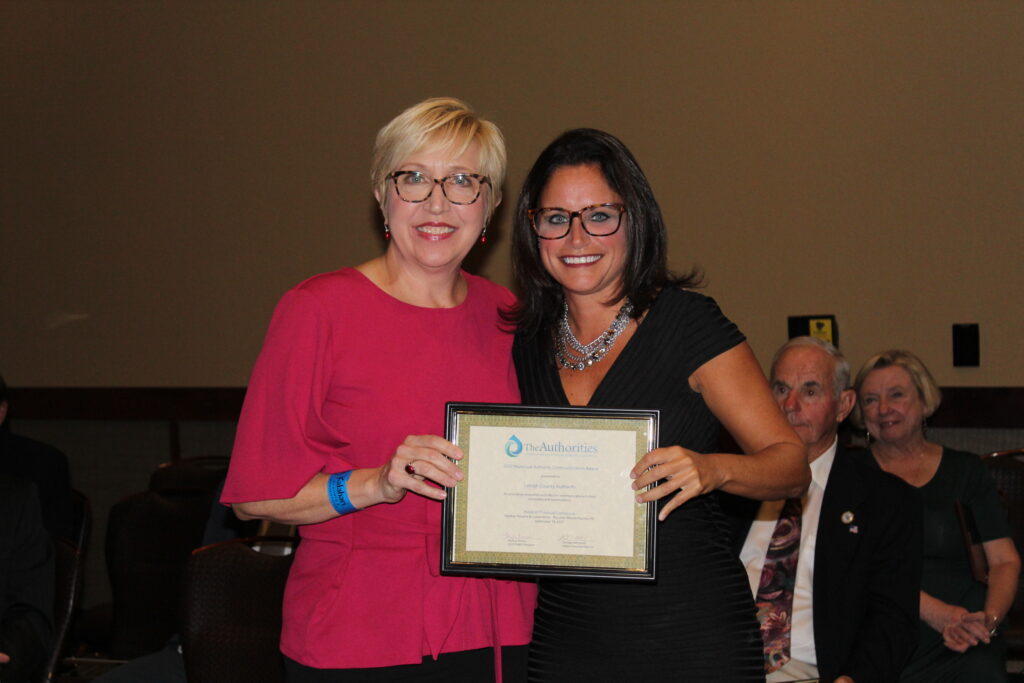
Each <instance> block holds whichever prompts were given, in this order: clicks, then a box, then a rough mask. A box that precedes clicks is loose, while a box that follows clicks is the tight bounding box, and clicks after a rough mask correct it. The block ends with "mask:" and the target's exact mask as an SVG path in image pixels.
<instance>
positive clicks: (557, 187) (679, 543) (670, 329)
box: [512, 129, 809, 682]
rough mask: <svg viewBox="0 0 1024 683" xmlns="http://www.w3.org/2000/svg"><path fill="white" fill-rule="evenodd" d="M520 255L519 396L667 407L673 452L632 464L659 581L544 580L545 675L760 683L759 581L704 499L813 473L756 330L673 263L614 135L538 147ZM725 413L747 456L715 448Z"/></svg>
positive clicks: (786, 486)
mask: <svg viewBox="0 0 1024 683" xmlns="http://www.w3.org/2000/svg"><path fill="white" fill-rule="evenodd" d="M512 251H513V268H514V272H515V275H516V280H517V283H518V285H519V290H520V293H521V296H522V299H521V303H520V305H519V308H518V309H517V310H516V323H517V335H516V341H515V345H514V357H515V362H516V369H517V371H518V373H519V383H520V390H521V392H522V397H523V402H524V403H529V404H538V405H566V404H571V405H580V406H583V405H587V406H595V407H597V406H600V407H615V408H648V409H650V408H657V409H660V411H661V422H660V443H659V446H660V447H659V448H657V449H655V450H653V451H651V452H650V453H648V454H647V455H645V456H644V457H643V458H642V459H641V460H640V461H639V462H638V463H637V465H636V467H635V468H634V470H633V476H634V482H633V488H634V489H635V490H636V491H637V501H638V502H647V501H650V500H657V501H658V505H659V514H658V519H659V520H660V523H661V526H660V528H659V530H658V557H657V577H658V578H657V582H655V583H652V584H644V585H638V584H633V583H621V582H614V581H555V580H545V581H543V582H542V583H541V593H540V600H539V604H538V608H537V613H536V622H535V627H534V633H533V643H532V645H531V649H530V677H531V680H533V681H568V680H585V681H616V682H618V681H627V680H635V681H638V680H671V681H676V682H678V681H701V682H707V681H730V682H732V681H763V680H764V669H763V656H762V646H761V639H760V634H759V631H758V626H757V620H756V618H755V616H754V614H755V613H754V603H753V598H752V596H751V594H750V587H749V584H748V582H747V577H746V574H745V573H744V571H743V568H742V567H741V566H740V564H739V561H738V560H737V558H736V557H735V555H734V553H733V552H732V550H731V549H730V545H729V532H728V529H727V525H726V523H725V521H724V518H723V515H722V513H721V511H720V510H719V507H718V503H717V500H716V497H715V496H713V495H707V494H709V493H711V492H713V491H715V490H717V489H722V490H725V491H729V492H731V493H736V494H739V495H743V496H748V497H752V498H763V499H778V498H786V497H789V496H792V495H796V494H798V493H799V492H800V491H802V490H803V489H804V488H805V487H806V485H807V483H808V480H809V471H808V468H807V461H806V456H805V453H804V448H803V446H802V444H801V443H800V441H799V440H798V438H797V437H796V435H795V434H794V433H793V432H792V430H791V429H790V427H789V425H788V424H787V423H786V421H785V419H784V418H783V417H782V414H781V413H780V412H779V410H778V408H777V407H776V405H775V402H774V401H773V400H772V396H771V393H770V392H769V389H768V384H767V382H766V381H765V379H764V375H763V373H762V371H761V369H760V367H759V366H758V364H757V361H756V359H755V358H754V355H753V353H752V352H751V351H750V348H749V347H748V346H747V344H746V342H745V341H744V337H743V335H742V334H741V333H740V332H739V330H738V329H737V328H736V326H735V325H733V324H732V323H731V322H730V321H729V320H728V319H726V318H725V317H724V316H723V315H722V313H721V311H719V309H718V306H717V305H716V304H715V302H714V301H713V300H712V299H710V298H708V297H706V296H702V295H700V294H697V293H694V292H692V291H689V290H688V289H687V287H688V286H692V285H693V284H694V282H695V280H696V279H697V278H696V277H695V276H694V275H690V276H689V277H684V278H675V277H673V276H672V275H671V274H670V273H669V272H668V270H667V267H666V262H665V227H664V223H663V221H662V218H661V212H660V210H659V208H658V204H657V202H656V201H655V199H654V195H653V193H652V191H651V188H650V185H649V184H648V182H647V179H646V177H645V176H644V174H643V171H641V170H640V167H639V166H638V165H637V163H636V160H635V159H634V158H633V156H632V154H630V152H629V150H628V149H626V147H625V146H624V145H623V144H622V143H621V142H620V141H619V140H618V139H617V138H615V137H613V136H611V135H609V134H607V133H603V132H601V131H596V130H590V129H579V130H574V131H569V132H567V133H564V134H563V135H561V136H560V137H558V138H557V139H556V140H555V141H554V142H552V143H551V144H550V145H549V146H548V147H547V149H545V150H544V151H543V152H542V153H541V155H540V157H539V158H538V159H537V161H536V163H535V164H534V166H533V168H532V169H531V171H530V173H529V175H528V176H527V178H526V181H525V184H524V187H523V190H522V193H521V194H520V197H519V203H518V207H517V209H516V225H515V232H514V235H513V243H512ZM580 340H583V342H589V340H594V341H593V342H590V343H581V342H580ZM719 421H721V422H722V423H723V424H724V425H725V427H726V428H728V429H729V431H730V432H731V433H732V435H733V436H734V437H735V439H736V441H737V442H738V443H739V444H740V446H741V447H742V448H743V449H744V451H746V453H748V455H736V454H725V453H715V452H714V451H715V450H716V447H717V444H718V436H719ZM648 484H656V485H655V486H652V488H651V489H650V490H648V491H644V490H643V489H644V487H646V486H647V485H648Z"/></svg>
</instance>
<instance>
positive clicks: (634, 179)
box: [508, 128, 702, 337]
mask: <svg viewBox="0 0 1024 683" xmlns="http://www.w3.org/2000/svg"><path fill="white" fill-rule="evenodd" d="M591 165H592V166H596V167H598V168H599V169H600V170H601V174H602V175H603V176H604V179H605V182H607V183H608V185H609V186H610V187H611V188H612V189H613V190H615V192H616V193H617V194H618V195H619V196H620V197H622V201H623V203H624V204H625V205H626V224H625V225H624V226H623V228H622V229H624V230H625V231H626V245H627V247H626V249H627V252H626V265H625V268H624V270H623V273H622V284H621V285H620V288H619V290H618V291H617V292H616V293H615V295H614V296H613V298H612V302H614V301H618V300H619V299H621V298H622V297H623V296H626V297H628V298H629V300H630V301H631V302H633V317H634V318H639V317H640V316H641V315H643V314H644V312H645V311H646V310H647V309H648V308H649V307H650V305H651V302H652V301H653V300H654V297H655V296H657V293H658V292H659V291H660V290H661V289H663V288H665V287H698V286H700V283H701V279H702V278H701V275H700V272H699V271H698V270H696V269H694V270H691V271H690V272H689V273H687V274H685V275H682V276H677V275H674V274H672V273H671V272H670V271H669V270H668V265H667V257H666V253H665V252H666V245H665V221H664V219H663V218H662V216H661V209H660V208H659V207H658V201H657V200H656V199H655V198H654V191H653V190H652V189H651V185H650V183H649V182H647V176H645V175H644V172H643V170H641V168H640V164H638V163H637V161H636V159H635V158H634V157H633V154H632V153H631V152H630V151H629V149H628V148H627V147H626V146H625V145H624V144H622V141H621V140H619V139H618V138H617V137H615V136H614V135H611V134H609V133H605V132H603V131H600V130H594V129H593V128H576V129H575V130H570V131H566V132H565V133H562V134H561V135H559V136H558V137H557V138H555V139H554V141H553V142H552V143H551V144H550V145H548V146H547V147H546V148H545V149H544V151H543V152H541V153H540V156H539V157H537V161H535V162H534V164H533V168H531V169H530V172H529V173H528V174H527V176H526V180H524V181H523V189H522V191H521V192H520V193H519V200H518V201H517V203H516V215H515V225H514V226H513V229H512V273H513V275H514V277H515V280H516V287H517V289H518V291H519V297H520V298H519V305H518V306H516V307H515V308H514V309H513V310H512V311H511V312H510V314H509V316H508V320H509V322H511V323H514V324H515V325H516V331H517V332H518V333H519V334H521V335H523V336H525V337H533V336H535V335H537V334H541V333H544V332H546V331H549V330H552V329H553V328H554V326H555V324H556V323H557V320H558V317H559V316H560V315H561V312H562V304H563V294H562V287H561V285H559V284H558V282H557V281H556V280H555V279H554V278H553V277H551V275H549V274H548V272H547V270H546V269H545V268H544V264H543V263H542V262H541V259H540V251H539V248H538V245H537V240H538V238H537V236H536V234H534V232H533V228H531V227H530V217H529V215H528V211H529V210H530V209H535V208H539V202H540V196H541V194H543V192H544V188H545V187H546V186H547V184H548V181H549V180H550V179H551V176H552V174H553V173H554V172H555V171H556V170H557V169H559V168H563V167H567V166H591ZM609 303H611V302H609ZM549 336H550V335H545V337H549Z"/></svg>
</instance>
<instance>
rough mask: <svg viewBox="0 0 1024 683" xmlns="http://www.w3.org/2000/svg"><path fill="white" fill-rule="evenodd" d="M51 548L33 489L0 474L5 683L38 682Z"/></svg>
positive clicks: (0, 675) (1, 675)
mask: <svg viewBox="0 0 1024 683" xmlns="http://www.w3.org/2000/svg"><path fill="white" fill-rule="evenodd" d="M53 562H54V560H53V544H52V542H51V541H50V535H49V534H48V533H47V532H46V529H45V528H44V527H43V519H42V514H41V512H40V507H39V497H38V496H37V495H36V489H35V485H34V484H32V483H31V482H28V481H25V480H23V479H18V478H17V477H10V476H7V475H4V474H0V652H3V653H4V654H7V655H9V656H10V658H11V661H10V663H8V664H0V680H3V681H4V683H7V681H11V682H12V683H22V682H23V681H38V680H40V679H41V678H42V672H43V667H44V666H45V664H46V659H47V657H48V656H49V654H50V652H49V648H50V638H51V632H52V628H53V626H52V624H53V587H54V577H53V571H54V570H53Z"/></svg>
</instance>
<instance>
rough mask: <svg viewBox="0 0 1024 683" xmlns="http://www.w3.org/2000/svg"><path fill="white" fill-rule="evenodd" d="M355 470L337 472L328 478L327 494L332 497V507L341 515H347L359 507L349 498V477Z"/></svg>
mask: <svg viewBox="0 0 1024 683" xmlns="http://www.w3.org/2000/svg"><path fill="white" fill-rule="evenodd" d="M354 471H355V470H348V471H347V472H337V473H335V474H332V475H331V478H330V479H328V480H327V496H328V497H329V498H330V499H331V507H333V508H334V511H335V512H337V513H338V514H339V515H347V514H348V513H350V512H355V511H356V510H358V509H359V508H357V507H356V506H355V505H353V504H352V501H351V500H349V498H348V478H349V477H351V476H352V472H354Z"/></svg>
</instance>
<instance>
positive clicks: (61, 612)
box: [46, 490, 92, 680]
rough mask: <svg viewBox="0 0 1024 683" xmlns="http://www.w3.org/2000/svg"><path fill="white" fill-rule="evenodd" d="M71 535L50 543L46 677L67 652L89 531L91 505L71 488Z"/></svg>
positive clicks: (51, 676) (83, 496) (79, 590)
mask: <svg viewBox="0 0 1024 683" xmlns="http://www.w3.org/2000/svg"><path fill="white" fill-rule="evenodd" d="M71 496H72V504H71V505H72V514H73V516H74V528H73V533H74V538H70V539H68V538H63V537H60V536H58V537H56V538H54V539H53V546H54V548H53V549H54V560H55V565H56V566H55V569H56V571H55V572H54V575H55V579H56V585H55V590H54V595H53V626H54V638H53V650H52V651H51V652H50V659H49V661H48V662H47V664H46V680H53V679H54V678H55V677H56V676H57V673H58V669H59V667H60V662H61V658H62V657H64V656H65V655H67V654H69V653H68V651H67V650H68V647H69V642H68V639H69V637H70V633H71V625H72V622H73V621H74V619H75V617H76V616H77V613H78V607H79V601H80V599H81V594H82V584H83V580H84V566H85V553H86V550H87V548H88V546H89V537H90V535H91V534H92V507H91V505H90V504H89V499H88V498H86V496H85V495H84V494H83V493H82V492H80V491H75V490H72V492H71Z"/></svg>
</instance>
